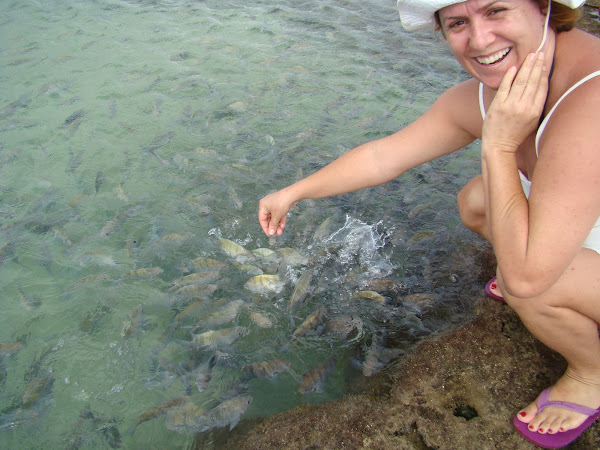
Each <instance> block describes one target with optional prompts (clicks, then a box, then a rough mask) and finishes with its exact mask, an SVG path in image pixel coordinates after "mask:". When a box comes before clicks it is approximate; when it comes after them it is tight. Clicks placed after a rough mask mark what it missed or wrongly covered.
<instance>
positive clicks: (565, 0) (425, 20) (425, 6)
mask: <svg viewBox="0 0 600 450" xmlns="http://www.w3.org/2000/svg"><path fill="white" fill-rule="evenodd" d="M464 1H466V0H398V11H399V12H400V21H401V22H402V26H403V27H404V29H405V30H407V31H415V30H420V29H423V28H427V27H432V26H433V23H434V18H433V15H434V14H435V12H436V11H438V10H440V9H442V8H445V7H446V6H450V5H455V4H457V3H462V2H464ZM554 1H556V2H558V3H562V4H563V5H566V6H568V7H569V8H573V9H575V8H579V7H580V6H581V5H583V4H584V3H585V0H554Z"/></svg>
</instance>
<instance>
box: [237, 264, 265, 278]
mask: <svg viewBox="0 0 600 450" xmlns="http://www.w3.org/2000/svg"><path fill="white" fill-rule="evenodd" d="M235 266H236V267H237V268H238V269H239V270H240V272H244V273H247V274H248V275H254V276H256V275H262V274H263V273H264V271H263V270H262V269H261V268H260V267H257V266H255V265H253V264H235Z"/></svg>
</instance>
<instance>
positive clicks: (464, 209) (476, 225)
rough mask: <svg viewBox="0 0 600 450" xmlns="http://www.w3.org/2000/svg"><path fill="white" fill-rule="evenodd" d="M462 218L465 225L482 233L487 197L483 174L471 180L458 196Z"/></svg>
mask: <svg viewBox="0 0 600 450" xmlns="http://www.w3.org/2000/svg"><path fill="white" fill-rule="evenodd" d="M456 201H457V203H458V212H459V214H460V219H461V220H462V222H463V223H464V224H465V226H466V227H467V228H468V229H470V230H473V231H475V232H476V233H479V234H482V232H483V231H484V230H483V227H484V226H485V224H486V221H485V199H484V194H483V179H482V177H481V175H479V176H478V177H475V178H473V179H472V180H471V181H469V182H468V183H467V184H466V185H465V186H464V187H463V188H462V189H461V191H460V192H459V193H458V196H457V197H456Z"/></svg>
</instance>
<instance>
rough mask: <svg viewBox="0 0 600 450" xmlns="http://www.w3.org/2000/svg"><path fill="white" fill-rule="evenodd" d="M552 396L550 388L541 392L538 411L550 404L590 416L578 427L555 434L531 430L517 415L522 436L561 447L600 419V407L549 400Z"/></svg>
mask: <svg viewBox="0 0 600 450" xmlns="http://www.w3.org/2000/svg"><path fill="white" fill-rule="evenodd" d="M549 396H550V388H548V389H546V390H545V391H544V392H542V393H541V394H540V398H539V399H538V404H537V405H538V412H539V411H542V410H543V409H544V408H547V407H548V406H558V407H559V408H565V409H568V410H570V411H575V412H577V413H581V414H585V415H587V416H588V418H587V419H586V420H585V422H583V423H582V424H581V425H579V426H578V427H577V428H574V429H572V430H569V431H559V432H558V433H554V434H548V433H546V434H542V433H538V432H537V431H531V430H529V428H527V425H528V424H526V423H525V422H521V421H520V420H519V419H518V418H517V416H515V418H514V419H513V425H514V426H515V428H516V429H517V431H518V432H519V434H520V435H521V436H523V437H524V438H525V439H527V440H528V441H529V442H532V443H534V444H535V445H538V446H540V447H543V448H561V447H564V446H566V445H569V444H570V443H571V442H573V441H574V440H575V439H577V438H578V437H579V436H581V434H582V433H583V432H584V431H585V430H587V429H588V428H589V427H590V426H591V425H592V424H593V423H594V422H596V420H598V419H600V408H598V409H592V408H588V407H586V406H581V405H577V404H576V403H569V402H555V401H549V400H548V397H549Z"/></svg>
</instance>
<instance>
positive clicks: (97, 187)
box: [94, 170, 104, 194]
mask: <svg viewBox="0 0 600 450" xmlns="http://www.w3.org/2000/svg"><path fill="white" fill-rule="evenodd" d="M103 182H104V172H102V171H101V170H99V171H98V173H96V181H95V182H94V189H95V191H96V194H97V193H98V192H99V191H100V187H101V186H102V183H103Z"/></svg>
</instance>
